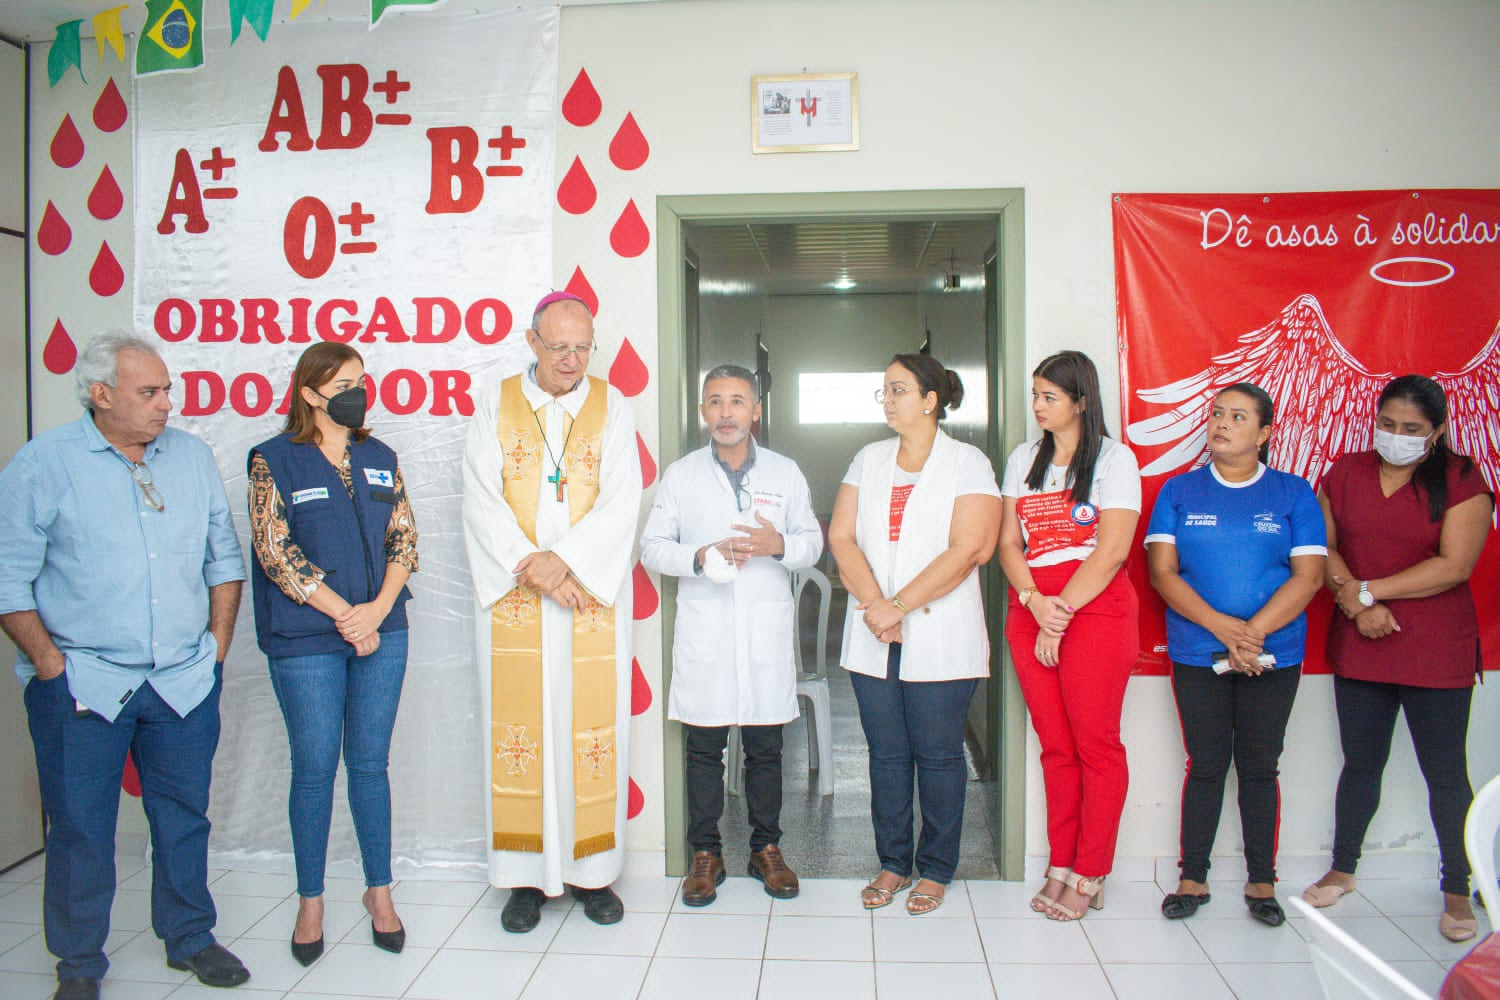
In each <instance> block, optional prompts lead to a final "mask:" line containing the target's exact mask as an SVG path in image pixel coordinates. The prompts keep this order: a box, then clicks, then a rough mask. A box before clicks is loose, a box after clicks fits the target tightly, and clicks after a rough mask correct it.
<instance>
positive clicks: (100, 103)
mask: <svg viewBox="0 0 1500 1000" xmlns="http://www.w3.org/2000/svg"><path fill="white" fill-rule="evenodd" d="M126 114H127V112H126V109H125V98H123V97H121V96H120V88H119V87H116V86H115V81H114V77H110V79H109V82H108V83H106V84H105V85H104V89H103V90H101V91H99V99H98V100H97V101H95V102H94V125H95V127H96V128H98V129H99V131H101V132H113V131H114V130H115V129H117V128H119V127H120V126H121V125H124V124H125V118H126Z"/></svg>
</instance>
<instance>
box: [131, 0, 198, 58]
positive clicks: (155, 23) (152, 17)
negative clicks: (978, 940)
mask: <svg viewBox="0 0 1500 1000" xmlns="http://www.w3.org/2000/svg"><path fill="white" fill-rule="evenodd" d="M202 65H203V0H146V24H145V27H143V28H142V29H141V34H140V38H138V39H137V40H136V43H135V72H136V75H137V76H142V75H144V74H146V73H164V72H168V71H171V70H184V69H197V68H198V67H199V66H202Z"/></svg>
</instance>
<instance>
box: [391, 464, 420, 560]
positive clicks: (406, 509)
mask: <svg viewBox="0 0 1500 1000" xmlns="http://www.w3.org/2000/svg"><path fill="white" fill-rule="evenodd" d="M385 561H386V564H387V565H389V564H390V563H400V564H401V565H402V566H405V567H406V569H407V572H409V573H415V572H416V571H417V567H418V565H419V564H420V563H421V559H420V557H419V556H418V555H417V522H416V519H415V518H413V517H412V512H411V501H410V499H409V498H408V497H407V495H406V480H404V479H402V478H401V470H400V469H399V468H398V469H397V470H396V509H395V510H393V511H391V519H390V521H389V522H388V523H387V524H386V526H385Z"/></svg>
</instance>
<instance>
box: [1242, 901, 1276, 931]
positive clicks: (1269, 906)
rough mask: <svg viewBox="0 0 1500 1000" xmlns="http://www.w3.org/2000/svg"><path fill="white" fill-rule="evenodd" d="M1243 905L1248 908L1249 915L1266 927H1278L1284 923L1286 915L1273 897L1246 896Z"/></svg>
mask: <svg viewBox="0 0 1500 1000" xmlns="http://www.w3.org/2000/svg"><path fill="white" fill-rule="evenodd" d="M1245 905H1246V906H1248V907H1249V908H1250V915H1251V916H1252V917H1254V918H1255V919H1256V920H1259V921H1260V922H1261V923H1263V924H1265V925H1266V926H1267V927H1280V926H1281V925H1282V924H1284V923H1286V914H1285V913H1284V912H1282V909H1281V904H1280V903H1278V902H1276V897H1275V896H1246V897H1245Z"/></svg>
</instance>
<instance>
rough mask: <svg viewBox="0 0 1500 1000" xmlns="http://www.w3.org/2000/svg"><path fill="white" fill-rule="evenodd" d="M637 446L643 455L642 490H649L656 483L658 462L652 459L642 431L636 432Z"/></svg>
mask: <svg viewBox="0 0 1500 1000" xmlns="http://www.w3.org/2000/svg"><path fill="white" fill-rule="evenodd" d="M635 446H636V448H637V449H638V450H639V451H640V453H641V489H643V490H644V489H649V488H650V486H651V484H652V483H654V482H656V460H655V459H653V458H652V457H651V450H650V449H649V448H647V447H646V441H645V439H644V438H642V437H641V432H640V431H636V432H635Z"/></svg>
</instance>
